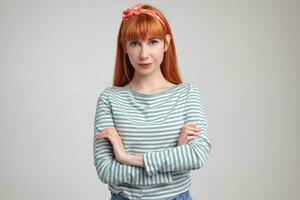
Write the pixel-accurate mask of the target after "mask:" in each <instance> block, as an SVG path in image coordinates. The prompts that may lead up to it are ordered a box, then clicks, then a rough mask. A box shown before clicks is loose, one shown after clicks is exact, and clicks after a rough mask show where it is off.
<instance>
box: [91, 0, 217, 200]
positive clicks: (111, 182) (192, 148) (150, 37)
mask: <svg viewBox="0 0 300 200" xmlns="http://www.w3.org/2000/svg"><path fill="white" fill-rule="evenodd" d="M117 45H118V46H117V53H116V63H115V72H114V78H113V86H111V87H107V88H105V89H104V90H103V91H102V92H101V93H100V95H99V97H98V101H97V107H96V114H95V123H94V149H93V150H94V164H95V167H96V171H97V174H98V177H99V179H100V180H101V181H102V182H103V183H107V184H108V188H109V190H110V191H111V200H125V199H140V200H160V199H161V200H167V199H176V200H179V199H181V200H183V199H192V197H191V196H190V193H189V189H190V186H191V176H190V171H191V170H195V169H199V168H201V167H203V166H204V163H205V161H206V160H207V157H208V154H209V152H210V150H211V148H212V145H211V143H210V141H209V139H208V134H207V128H208V126H207V122H206V116H205V112H204V109H203V105H202V99H201V97H200V93H199V90H198V87H197V86H196V85H195V84H194V83H191V82H189V83H182V81H181V78H180V75H179V72H178V67H177V58H176V51H175V45H174V40H173V35H172V32H171V29H170V26H169V24H168V22H167V20H166V18H165V17H164V15H163V14H162V13H161V12H160V11H159V10H158V9H156V8H154V7H153V6H150V5H142V4H138V5H135V6H133V7H132V8H130V9H127V10H125V11H124V12H123V17H122V22H121V26H120V29H119V34H118V44H117Z"/></svg>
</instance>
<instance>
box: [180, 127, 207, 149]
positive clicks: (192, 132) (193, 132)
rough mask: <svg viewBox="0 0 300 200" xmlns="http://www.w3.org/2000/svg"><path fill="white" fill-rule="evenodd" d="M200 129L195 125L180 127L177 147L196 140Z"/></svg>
mask: <svg viewBox="0 0 300 200" xmlns="http://www.w3.org/2000/svg"><path fill="white" fill-rule="evenodd" d="M200 131H201V128H200V127H197V124H196V123H189V124H185V125H183V126H182V127H181V132H180V135H179V137H178V141H177V146H181V145H184V144H188V143H189V141H190V140H193V139H197V138H198V135H199V134H200Z"/></svg>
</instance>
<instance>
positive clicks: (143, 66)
mask: <svg viewBox="0 0 300 200" xmlns="http://www.w3.org/2000/svg"><path fill="white" fill-rule="evenodd" d="M151 64H152V63H139V64H138V65H139V66H141V67H142V68H144V69H146V68H149V67H150V66H151Z"/></svg>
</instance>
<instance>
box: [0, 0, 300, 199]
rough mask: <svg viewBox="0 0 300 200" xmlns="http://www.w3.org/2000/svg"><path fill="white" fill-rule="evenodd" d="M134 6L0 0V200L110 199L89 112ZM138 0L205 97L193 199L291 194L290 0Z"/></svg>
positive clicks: (294, 47)
mask: <svg viewBox="0 0 300 200" xmlns="http://www.w3.org/2000/svg"><path fill="white" fill-rule="evenodd" d="M135 3H137V1H125V0H122V1H96V0H93V1H83V0H80V1H79V0H77V1H68V0H60V1H57V0H56V1H55V0H52V1H50V0H49V1H45V0H44V1H37V0H27V1H20V0H19V1H18V0H1V1H0V70H1V71H0V87H1V100H0V106H1V107H0V109H1V112H0V131H1V133H0V134H1V135H0V156H1V165H0V167H1V168H0V169H1V170H0V199H3V200H21V199H22V200H41V199H43V200H48V199H49V200H50V199H51V200H53V199H58V200H60V199H72V200H80V199H91V200H92V199H94V200H100V199H109V197H110V196H109V192H108V188H107V185H105V184H103V183H101V182H100V180H99V179H98V177H97V174H96V170H95V167H94V165H93V153H92V137H93V123H94V122H93V120H94V114H95V109H96V100H97V97H98V94H99V93H100V92H101V91H102V90H103V89H104V88H105V87H107V86H110V84H111V82H112V75H113V68H114V59H115V48H116V39H117V31H118V28H119V25H120V22H121V14H122V11H123V10H124V9H126V8H128V7H131V6H132V5H134V4H135ZM147 3H149V4H152V5H154V6H156V7H157V8H159V9H160V10H161V11H163V12H164V14H165V16H166V17H167V18H168V20H169V22H170V24H171V28H172V30H173V33H174V39H175V44H176V47H177V53H178V59H179V64H180V70H181V73H182V77H183V79H184V82H188V81H193V82H195V83H196V84H197V85H198V86H199V88H200V89H201V92H202V96H203V98H204V101H205V102H204V103H205V106H206V111H207V119H208V123H209V128H210V132H209V134H210V138H211V142H212V144H213V146H214V147H213V151H212V152H211V154H210V157H209V160H208V161H207V163H206V165H205V167H203V168H201V169H200V170H196V171H193V185H192V188H191V194H192V196H193V198H194V199H195V200H200V199H207V200H226V199H228V200H229V199H230V200H240V199H243V200H252V199H256V200H266V199H270V200H271V199H272V200H282V199H285V200H294V199H298V198H299V195H300V192H299V180H300V176H299V175H300V173H299V167H300V166H299V163H300V162H299V139H300V138H299V129H298V126H297V125H299V123H300V120H299V113H300V112H299V111H300V109H299V107H300V106H299V99H300V98H299V94H300V90H299V83H298V80H299V72H300V70H299V67H300V65H299V64H300V61H299V57H300V55H299V52H300V49H299V47H300V44H299V41H300V40H299V35H300V14H299V13H300V3H299V1H296V0H294V1H293V0H286V1H283V0H281V1H280V0H252V1H250V0H239V1H237V0H228V1H221V0H216V1H200V0H185V1H179V0H178V1H173V0H172V1H171V0H165V1H147Z"/></svg>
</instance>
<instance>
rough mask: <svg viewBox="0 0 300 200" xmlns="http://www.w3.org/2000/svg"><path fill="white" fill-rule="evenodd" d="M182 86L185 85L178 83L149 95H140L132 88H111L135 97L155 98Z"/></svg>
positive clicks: (140, 93)
mask: <svg viewBox="0 0 300 200" xmlns="http://www.w3.org/2000/svg"><path fill="white" fill-rule="evenodd" d="M183 85H185V83H179V84H176V85H174V86H171V87H167V88H165V89H163V90H160V91H157V92H153V93H150V94H145V93H142V92H138V91H136V90H134V89H132V88H129V87H126V86H113V87H116V88H119V89H123V90H126V91H129V92H131V93H133V94H135V95H138V96H142V97H155V96H159V95H162V94H165V93H168V92H171V91H173V90H175V89H177V88H180V87H181V86H183Z"/></svg>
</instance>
